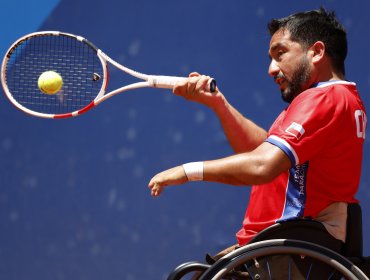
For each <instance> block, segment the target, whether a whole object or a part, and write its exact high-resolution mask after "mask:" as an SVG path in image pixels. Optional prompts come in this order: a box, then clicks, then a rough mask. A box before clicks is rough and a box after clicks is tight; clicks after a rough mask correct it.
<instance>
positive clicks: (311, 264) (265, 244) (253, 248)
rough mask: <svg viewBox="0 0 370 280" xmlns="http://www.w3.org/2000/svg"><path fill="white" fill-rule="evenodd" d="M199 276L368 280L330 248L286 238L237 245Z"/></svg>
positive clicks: (205, 279)
mask: <svg viewBox="0 0 370 280" xmlns="http://www.w3.org/2000/svg"><path fill="white" fill-rule="evenodd" d="M199 279H200V280H210V279H212V280H217V279H235V280H236V279H256V280H260V279H261V280H262V279H294V280H296V279H315V280H316V279H349V280H359V279H360V280H369V279H368V278H367V277H366V275H365V274H364V273H363V272H362V271H361V270H360V269H358V268H357V267H356V266H355V265H354V264H352V263H351V262H350V261H349V260H347V259H346V258H344V257H343V256H341V255H339V254H337V253H335V252H334V251H331V250H329V249H327V248H324V247H322V246H319V245H315V244H313V243H309V242H304V241H299V240H290V239H275V240H266V241H261V242H256V243H253V244H250V245H247V246H244V247H241V248H240V249H237V250H235V251H234V252H232V253H229V254H228V255H226V256H224V257H223V258H221V259H219V260H218V261H217V262H216V263H215V264H214V265H212V267H210V268H209V269H207V270H206V271H205V272H204V273H203V274H202V275H201V276H200V278H199Z"/></svg>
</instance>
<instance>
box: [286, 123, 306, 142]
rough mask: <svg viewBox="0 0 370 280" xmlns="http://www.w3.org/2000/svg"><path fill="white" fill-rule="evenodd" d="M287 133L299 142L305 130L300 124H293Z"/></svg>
mask: <svg viewBox="0 0 370 280" xmlns="http://www.w3.org/2000/svg"><path fill="white" fill-rule="evenodd" d="M285 132H286V133H288V134H290V135H293V136H294V137H295V138H296V139H297V140H299V139H300V138H301V137H302V136H303V134H304V132H305V130H304V128H303V126H302V125H300V124H299V123H296V122H292V123H291V124H290V126H289V127H288V128H287V129H286V130H285Z"/></svg>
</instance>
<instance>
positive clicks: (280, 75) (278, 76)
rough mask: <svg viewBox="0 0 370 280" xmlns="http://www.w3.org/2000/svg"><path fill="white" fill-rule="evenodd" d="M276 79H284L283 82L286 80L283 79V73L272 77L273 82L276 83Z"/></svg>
mask: <svg viewBox="0 0 370 280" xmlns="http://www.w3.org/2000/svg"><path fill="white" fill-rule="evenodd" d="M278 79H284V80H287V78H286V77H285V75H284V74H283V73H281V72H280V73H278V74H277V75H276V76H274V81H275V82H276V80H278Z"/></svg>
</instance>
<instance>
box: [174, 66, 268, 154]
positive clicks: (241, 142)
mask: <svg viewBox="0 0 370 280" xmlns="http://www.w3.org/2000/svg"><path fill="white" fill-rule="evenodd" d="M208 79H209V77H208V76H201V75H200V74H198V73H191V74H190V75H189V79H188V80H187V81H185V82H183V83H180V84H178V85H176V86H175V87H174V90H173V91H174V94H176V95H179V96H182V97H184V98H185V99H187V100H192V101H195V102H198V103H201V104H203V105H205V106H207V107H209V108H210V109H212V110H213V111H214V112H215V113H216V115H217V116H218V118H219V120H220V122H221V125H222V128H223V130H224V132H225V135H226V137H227V139H228V141H229V143H230V145H231V147H232V148H233V149H234V151H235V152H236V153H241V152H248V151H252V150H254V149H255V148H257V147H258V146H259V145H260V144H262V142H263V141H264V140H265V139H266V137H267V132H266V130H264V129H263V128H261V127H259V126H258V125H256V124H255V123H254V122H252V121H251V120H249V119H247V118H245V117H244V116H243V115H242V114H241V113H240V112H238V111H237V110H236V109H235V108H234V107H233V106H232V105H231V104H230V103H229V102H228V101H227V99H226V98H225V96H224V95H223V94H222V93H221V92H220V91H219V90H218V88H217V89H216V92H213V93H211V92H208V91H207V90H205V88H206V84H207V81H208Z"/></svg>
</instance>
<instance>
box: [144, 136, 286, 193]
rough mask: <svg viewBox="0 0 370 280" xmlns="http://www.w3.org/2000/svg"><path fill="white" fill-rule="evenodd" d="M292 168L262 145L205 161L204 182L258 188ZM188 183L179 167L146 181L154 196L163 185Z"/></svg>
mask: <svg viewBox="0 0 370 280" xmlns="http://www.w3.org/2000/svg"><path fill="white" fill-rule="evenodd" d="M290 167H291V162H290V159H289V157H288V156H287V155H286V154H285V153H284V152H283V151H282V150H281V149H280V148H278V147H276V146H274V145H272V144H270V143H268V142H264V143H263V144H261V145H260V146H258V147H257V148H256V149H255V150H253V151H252V152H246V153H239V154H236V155H233V156H230V157H226V158H222V159H217V160H211V161H205V162H204V163H203V180H204V181H211V182H218V183H224V184H230V185H236V186H238V185H258V184H263V183H267V182H270V181H272V180H273V179H274V178H275V177H277V176H278V175H279V174H281V173H282V172H286V171H287V170H288V169H289V168H290ZM187 181H188V177H187V175H186V173H185V171H184V168H183V166H182V165H180V166H177V167H174V168H171V169H168V170H166V171H163V172H161V173H159V174H157V175H155V176H154V177H153V178H152V179H151V180H150V182H149V185H148V186H149V188H150V189H151V193H152V195H153V196H158V195H160V194H161V192H162V191H163V188H164V187H166V186H172V185H180V184H184V183H186V182H187Z"/></svg>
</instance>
